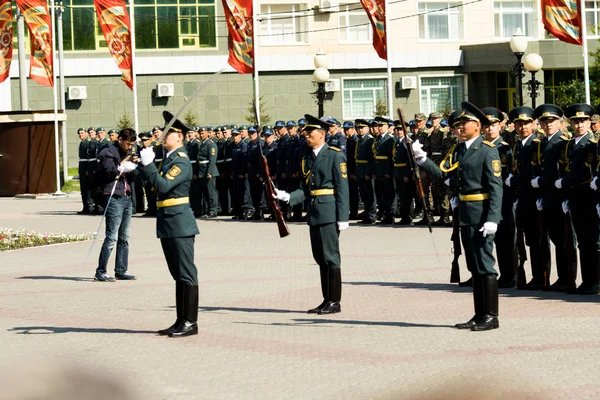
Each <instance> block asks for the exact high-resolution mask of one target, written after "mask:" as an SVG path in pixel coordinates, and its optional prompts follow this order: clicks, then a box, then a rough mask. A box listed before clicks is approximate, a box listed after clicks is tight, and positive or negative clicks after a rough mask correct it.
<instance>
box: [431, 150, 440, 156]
mask: <svg viewBox="0 0 600 400" xmlns="http://www.w3.org/2000/svg"><path fill="white" fill-rule="evenodd" d="M431 155H432V156H441V155H442V153H440V152H439V151H434V152H432V153H431Z"/></svg>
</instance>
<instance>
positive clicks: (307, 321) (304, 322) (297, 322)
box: [268, 318, 456, 329]
mask: <svg viewBox="0 0 600 400" xmlns="http://www.w3.org/2000/svg"><path fill="white" fill-rule="evenodd" d="M293 321H294V323H280V322H277V323H273V324H268V325H281V326H311V325H323V324H335V325H366V326H392V327H396V328H452V329H456V328H455V327H454V325H438V324H423V323H413V322H401V321H398V322H395V321H356V320H344V319H318V318H314V319H313V318H300V319H294V320H293Z"/></svg>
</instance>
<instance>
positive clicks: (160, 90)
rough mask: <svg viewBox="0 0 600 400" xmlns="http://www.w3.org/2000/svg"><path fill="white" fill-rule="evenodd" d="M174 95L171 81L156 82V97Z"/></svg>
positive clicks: (173, 86)
mask: <svg viewBox="0 0 600 400" xmlns="http://www.w3.org/2000/svg"><path fill="white" fill-rule="evenodd" d="M174 95H175V85H174V84H173V83H157V84H156V97H173V96H174Z"/></svg>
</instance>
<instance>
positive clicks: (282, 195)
mask: <svg viewBox="0 0 600 400" xmlns="http://www.w3.org/2000/svg"><path fill="white" fill-rule="evenodd" d="M273 190H274V191H275V193H273V197H274V198H276V199H277V200H281V201H285V202H286V203H289V202H290V194H289V193H288V192H286V191H285V190H279V189H277V188H273Z"/></svg>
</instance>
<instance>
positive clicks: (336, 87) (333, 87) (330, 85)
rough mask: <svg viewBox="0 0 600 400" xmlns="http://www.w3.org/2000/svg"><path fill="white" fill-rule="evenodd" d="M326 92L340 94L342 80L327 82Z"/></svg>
mask: <svg viewBox="0 0 600 400" xmlns="http://www.w3.org/2000/svg"><path fill="white" fill-rule="evenodd" d="M325 90H326V91H328V92H339V91H340V80H339V79H330V80H328V81H327V82H325Z"/></svg>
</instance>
